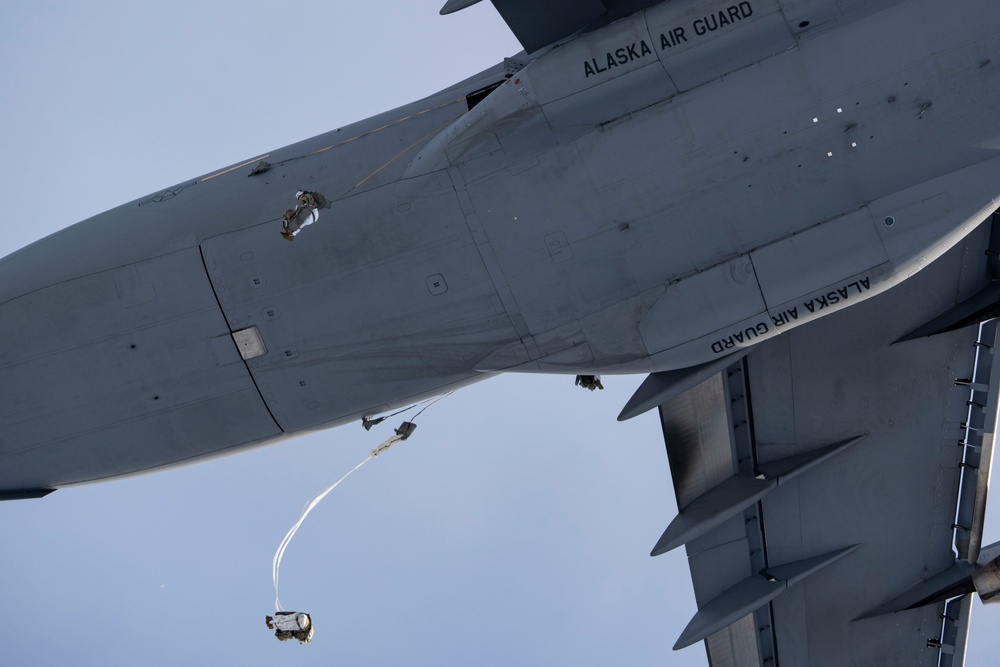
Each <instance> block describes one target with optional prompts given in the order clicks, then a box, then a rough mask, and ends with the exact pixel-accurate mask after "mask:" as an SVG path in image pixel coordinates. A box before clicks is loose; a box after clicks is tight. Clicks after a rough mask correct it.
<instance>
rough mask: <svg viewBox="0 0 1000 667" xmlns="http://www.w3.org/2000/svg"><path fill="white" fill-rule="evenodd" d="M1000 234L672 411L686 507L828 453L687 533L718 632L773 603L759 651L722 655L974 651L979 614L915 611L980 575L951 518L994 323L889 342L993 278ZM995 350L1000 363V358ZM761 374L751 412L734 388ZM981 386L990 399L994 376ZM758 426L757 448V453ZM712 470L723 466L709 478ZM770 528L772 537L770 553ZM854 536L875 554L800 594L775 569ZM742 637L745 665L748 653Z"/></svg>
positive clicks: (723, 639)
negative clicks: (979, 362) (970, 642)
mask: <svg viewBox="0 0 1000 667" xmlns="http://www.w3.org/2000/svg"><path fill="white" fill-rule="evenodd" d="M988 240H989V226H988V225H984V226H983V227H981V228H980V229H978V230H977V231H976V232H975V233H974V234H973V235H971V236H970V237H969V238H968V239H967V240H966V242H965V243H963V244H962V246H961V247H959V248H956V249H954V250H952V251H951V252H949V253H948V254H947V255H945V257H943V258H942V259H941V260H939V261H938V262H936V263H935V264H933V265H932V266H931V267H930V268H928V269H927V270H926V271H924V272H922V273H921V274H919V275H918V276H916V277H914V279H912V280H910V281H908V282H907V283H904V284H903V285H902V286H900V287H898V288H896V289H894V290H892V291H890V292H888V293H887V294H885V295H883V296H881V297H879V298H877V299H873V300H872V301H869V302H867V303H865V304H863V305H861V306H859V307H857V308H852V309H849V310H846V311H843V312H842V313H840V314H837V315H836V316H834V317H832V318H830V320H831V321H832V322H833V323H834V324H835V326H820V325H809V326H805V327H802V328H799V329H796V330H794V331H792V332H789V333H788V334H787V335H785V336H782V337H780V338H778V339H775V340H773V341H768V342H767V343H763V344H761V345H760V346H758V347H757V348H755V349H754V350H752V351H751V353H750V354H749V355H748V356H747V358H746V360H745V362H739V363H736V364H734V365H733V366H732V367H730V369H729V370H728V371H727V372H724V373H721V374H719V375H717V376H715V377H713V378H712V379H710V380H708V381H706V382H705V383H703V384H702V385H699V386H698V387H695V388H694V389H692V390H690V391H689V392H687V393H686V394H682V395H681V396H678V397H675V398H673V399H671V400H670V401H669V402H668V403H666V404H664V405H663V406H661V408H660V414H661V419H662V420H663V423H664V438H665V440H666V444H667V453H668V458H669V459H670V464H671V474H672V477H673V480H674V485H675V491H676V492H677V495H678V507H679V509H680V510H681V511H682V515H683V513H684V512H685V511H690V509H691V508H694V507H697V506H698V503H695V502H694V501H695V499H699V500H700V501H704V500H705V498H707V497H709V496H710V495H711V494H710V493H709V491H711V490H712V489H713V487H715V488H716V489H718V488H721V487H720V486H719V485H720V484H723V482H724V480H726V479H730V480H732V479H737V480H738V479H740V477H739V475H740V473H741V471H742V474H744V475H750V476H752V475H755V474H764V473H766V474H768V475H780V474H781V473H783V472H787V471H788V470H789V469H790V467H792V465H793V462H797V463H798V464H802V463H803V461H804V460H805V459H804V456H805V457H808V456H809V455H813V456H817V459H816V461H817V463H816V464H814V465H811V466H809V468H810V469H808V470H806V471H804V472H803V473H802V475H801V476H800V477H796V478H794V479H789V480H786V481H784V482H782V483H781V484H780V485H778V486H777V487H776V488H775V489H774V490H773V491H772V492H770V493H768V494H767V495H764V496H763V497H762V500H760V501H759V503H758V505H757V506H756V507H754V508H753V510H747V512H746V513H745V514H741V515H740V516H737V517H734V518H732V519H730V520H729V521H728V522H726V523H725V524H723V525H721V526H719V527H716V528H712V529H711V530H709V531H708V532H704V533H699V534H698V535H699V536H697V537H695V538H693V539H691V540H689V541H688V545H687V551H688V558H689V565H690V567H691V573H692V579H693V583H694V586H695V595H696V599H697V601H698V607H699V610H703V611H700V612H699V614H700V616H701V620H700V621H699V622H698V623H697V624H695V630H697V628H705V629H708V630H711V629H712V628H713V627H714V626H713V625H712V624H711V623H712V620H713V619H714V620H715V621H716V622H723V621H731V620H732V619H733V618H735V617H739V616H741V615H743V614H746V613H747V612H748V611H753V610H756V614H760V613H761V612H765V614H766V615H765V616H764V617H762V618H759V619H758V622H757V623H755V625H757V626H758V629H759V632H758V633H757V637H756V638H755V640H754V643H753V644H748V643H747V641H746V639H747V637H746V635H745V633H740V631H739V630H738V628H739V627H742V626H734V627H733V628H732V629H727V630H723V631H721V632H722V635H720V636H717V637H715V638H714V639H710V640H708V641H707V642H706V647H707V650H708V651H709V660H710V663H711V664H713V665H714V664H716V663H717V662H718V664H742V665H756V664H765V663H764V662H763V658H762V656H763V655H774V656H776V658H777V664H795V665H799V664H801V665H827V664H828V665H842V664H859V665H860V664H865V665H893V664H899V665H913V664H926V665H937V664H938V658H939V654H941V653H945V654H947V655H948V656H952V655H953V654H954V653H955V651H958V652H959V653H960V652H961V651H962V650H964V649H963V647H964V636H965V635H964V634H961V643H959V634H960V633H959V632H958V630H957V629H956V628H958V627H963V624H965V625H967V623H968V619H967V613H966V617H965V618H964V619H963V620H962V621H960V622H959V621H958V619H955V622H958V623H959V625H958V626H955V625H954V623H951V622H949V623H951V624H950V625H949V624H946V626H945V627H944V628H943V626H942V623H941V615H942V614H943V613H944V603H943V601H942V602H938V603H932V604H930V605H929V606H925V607H919V608H916V609H913V610H910V611H902V610H904V609H905V608H906V607H907V606H909V605H911V604H914V603H918V602H920V603H922V604H926V601H924V598H927V597H928V596H931V597H932V598H933V595H932V594H933V593H934V592H935V591H937V590H938V589H940V588H942V587H943V590H948V589H950V588H956V590H961V587H962V586H965V587H966V590H968V587H969V586H970V584H969V578H970V576H971V574H972V573H973V572H974V571H975V568H972V567H971V566H965V567H964V568H962V567H961V565H962V563H961V562H959V563H958V564H955V565H953V564H954V563H955V560H954V555H953V552H952V538H953V529H952V522H953V520H954V517H955V513H956V510H957V504H958V494H959V479H960V477H961V470H962V468H961V466H960V464H961V462H962V455H963V450H964V449H965V448H964V447H963V446H962V439H963V436H964V430H963V426H964V423H965V421H966V418H967V413H968V410H969V404H968V403H969V387H968V382H964V383H961V382H960V383H958V384H956V382H955V381H956V380H960V379H961V378H966V377H968V378H973V377H979V376H973V366H974V364H975V360H976V351H977V345H976V339H977V334H976V330H975V327H966V328H964V329H961V330H958V331H955V332H951V333H947V334H941V335H939V336H935V337H934V338H930V339H921V340H918V341H911V342H908V343H903V344H898V345H892V346H890V343H891V342H892V341H893V340H895V339H896V338H897V337H898V335H899V333H900V332H905V331H907V330H909V329H907V327H910V328H911V329H912V328H913V327H914V326H917V325H919V324H920V323H921V322H923V321H926V320H928V319H930V318H933V317H934V316H935V315H936V314H937V313H939V312H942V311H944V310H947V309H948V308H950V307H951V306H953V305H954V304H955V303H957V302H960V301H961V300H963V299H964V298H966V297H968V296H969V295H970V294H973V293H975V292H976V291H978V290H980V289H981V288H982V287H983V285H985V284H986V283H987V282H988V280H989V276H988V273H987V271H986V267H987V256H986V253H985V250H986V248H987V244H988ZM988 331H993V328H992V327H990V328H989V329H988ZM978 349H980V350H982V351H983V352H984V353H985V357H986V361H985V365H986V366H987V367H988V366H989V365H990V364H991V362H992V355H991V354H989V350H988V349H986V348H982V347H979V348H978ZM744 363H745V366H744V365H743V364H744ZM744 373H745V374H746V376H747V378H748V380H749V384H748V386H747V387H746V389H747V392H746V397H745V398H746V399H747V400H748V401H749V405H750V408H751V409H750V411H749V413H745V412H744V411H743V409H742V408H741V407H740V405H741V402H742V400H743V399H744V397H743V396H741V395H740V392H741V387H742V386H743V385H742V382H739V383H736V384H733V381H734V379H741V378H742V377H743V376H744ZM730 385H732V387H733V388H732V389H730V390H729V391H723V388H724V387H726V388H728V387H729V386H730ZM973 385H974V386H975V387H978V389H979V391H980V393H981V394H982V395H983V396H985V395H987V394H988V392H987V391H986V389H987V387H986V386H985V385H983V384H982V383H978V382H974V383H973ZM696 406H698V409H695V407H696ZM973 409H976V408H975V406H973ZM743 433H746V434H748V435H749V436H750V438H749V441H750V442H751V443H752V454H747V453H744V454H740V451H741V449H742V448H743V447H744V445H741V444H740V443H741V442H742V439H741V434H743ZM852 433H866V434H867V437H865V438H864V439H863V441H862V442H860V443H856V444H855V446H853V447H851V448H850V449H848V450H846V451H844V452H843V453H842V454H840V455H838V456H837V457H836V458H831V457H829V456H828V455H824V441H825V440H826V439H831V438H832V439H837V438H840V439H845V440H848V441H850V440H849V437H850V435H851V434H852ZM707 434H712V435H710V436H707ZM829 449H830V448H829V447H827V448H826V450H829ZM706 455H707V456H708V457H709V458H705V457H706ZM709 461H713V462H714V463H712V464H711V465H709ZM741 462H742V463H743V465H742V466H741V465H740V463H741ZM747 465H749V466H750V467H749V468H748V467H746V466H747ZM709 470H714V471H715V472H714V473H712V475H713V476H712V477H710V478H709V481H708V482H707V483H706V482H705V479H706V476H707V474H708V471H709ZM734 472H735V474H736V477H730V476H731V475H733V474H734ZM743 479H746V480H747V481H753V480H752V477H744V478H743ZM779 479H780V477H779ZM972 486H973V491H971V492H970V493H971V494H972V495H973V496H974V495H975V493H974V488H975V484H973V485H972ZM758 528H759V530H760V532H761V537H762V539H763V541H762V542H761V543H760V545H759V546H755V543H754V538H755V535H756V531H757V530H758ZM960 534H961V531H960ZM851 544H856V545H859V549H858V551H857V553H853V554H851V555H850V556H847V558H846V559H845V560H844V563H839V564H833V565H831V566H830V568H829V572H817V573H816V574H814V575H813V576H812V577H811V578H810V579H808V580H806V581H803V582H802V583H801V584H799V585H798V586H795V587H794V588H791V587H790V588H788V589H787V591H786V590H785V587H784V586H781V585H779V584H778V583H773V584H771V585H769V584H768V583H767V581H766V579H761V578H759V577H758V573H759V572H762V573H764V574H771V575H772V576H773V573H774V572H779V573H780V571H781V570H780V568H776V567H775V566H776V565H780V564H782V563H789V562H792V561H795V560H799V559H803V558H810V557H814V556H816V555H818V554H821V553H826V552H829V551H831V550H836V549H842V548H844V547H845V546H847V545H851ZM761 559H763V560H761ZM761 563H763V564H764V565H763V567H762V565H761ZM949 568H951V569H949ZM952 572H953V574H949V573H952ZM937 573H941V575H940V576H938V577H937V578H936V579H935V578H934V577H933V576H932V575H935V574H937ZM777 578H779V579H780V578H781V577H777ZM945 578H947V582H946V581H945ZM925 579H926V580H927V582H926V583H923V584H921V582H923V581H924V580H925ZM942 582H944V583H942ZM948 582H951V583H948ZM963 582H964V583H963ZM917 584H921V585H920V586H916V585H917ZM914 586H916V587H914ZM748 587H749V588H748ZM751 589H753V590H757V589H760V590H759V591H758V593H757V594H751V593H750V592H748V591H750V590H751ZM741 591H742V593H741ZM963 592H964V591H963ZM953 594H955V593H953ZM897 596H899V597H898V598H897ZM893 598H897V599H898V600H899V601H901V602H897V601H895V600H893ZM769 599H771V600H772V601H771V602H770V604H769V605H766V604H764V601H765V600H769ZM762 605H763V606H762ZM880 605H883V606H882V607H881V609H880V611H877V612H873V613H877V614H882V615H878V616H872V615H871V614H866V613H865V612H867V611H869V610H872V609H874V608H877V607H879V606H880ZM890 607H891V609H890ZM958 608H959V607H955V609H958ZM892 610H898V613H895V614H893V613H891V611H892ZM886 612H890V613H889V614H888V615H885V614H886ZM862 617H863V618H862ZM751 618H753V615H751V616H746V617H745V618H744V620H743V621H742V623H743V624H744V625H745V624H746V623H748V622H749V621H748V620H747V619H751ZM720 619H721V620H720ZM949 628H950V629H949ZM695 630H691V629H690V628H689V630H688V631H687V632H686V634H685V635H684V637H685V638H686V641H690V640H691V638H692V637H695V638H697V637H699V636H700V634H703V632H702V633H698V632H695ZM692 633H694V634H692ZM942 633H944V634H942ZM772 634H773V638H774V641H775V642H776V644H775V647H774V649H773V650H774V653H773V654H771V653H765V652H764V651H765V650H770V649H766V648H765V644H764V643H761V642H765V641H766V640H768V639H770V637H771V636H772ZM739 637H744V639H743V640H742V641H738V638H739ZM928 642H930V643H928ZM938 642H941V643H942V646H943V647H944V648H940V647H938V646H937V643H938ZM681 643H685V642H681ZM737 646H742V647H743V648H741V649H739V653H740V654H741V655H744V657H743V658H742V659H743V660H744V662H736V659H737V658H736V654H737ZM956 646H957V648H955V647H956ZM753 649H756V650H753ZM747 651H749V653H747ZM747 656H748V657H747ZM951 659H952V658H951V657H949V660H951Z"/></svg>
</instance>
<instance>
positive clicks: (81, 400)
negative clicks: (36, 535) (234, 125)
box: [0, 246, 280, 491]
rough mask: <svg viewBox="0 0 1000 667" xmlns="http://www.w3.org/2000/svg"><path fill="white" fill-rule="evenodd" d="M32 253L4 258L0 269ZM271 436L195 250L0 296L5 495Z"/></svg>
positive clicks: (0, 449) (0, 451) (0, 441)
mask: <svg viewBox="0 0 1000 667" xmlns="http://www.w3.org/2000/svg"><path fill="white" fill-rule="evenodd" d="M26 250H27V251H30V250H31V247H30V246H29V248H28V249H26ZM31 255H32V253H31V252H27V253H23V252H22V253H20V254H17V255H14V256H11V257H9V258H7V259H6V260H5V262H4V264H3V265H2V266H0V269H2V271H0V273H2V274H6V273H7V272H8V271H9V270H10V267H11V266H14V267H16V268H18V270H20V269H21V267H20V265H21V264H22V263H24V262H25V261H26V259H30V257H31ZM10 260H14V261H13V262H12V261H10ZM33 268H39V267H33ZM62 270H65V268H63V269H62ZM39 273H45V272H44V267H42V268H41V269H40V270H39ZM47 277H48V278H49V279H51V278H52V277H53V276H52V275H48V276H47ZM0 284H3V283H2V281H0ZM22 286H23V285H22ZM5 289H9V285H5ZM278 435H280V429H278V427H277V425H276V424H275V423H274V420H273V419H272V418H271V417H270V415H269V413H268V412H267V409H266V408H265V407H264V405H263V401H262V400H261V398H260V395H259V394H258V392H257V390H256V388H255V386H254V385H253V382H252V380H251V378H250V376H249V372H248V371H247V369H246V366H245V364H244V363H243V360H242V359H241V358H240V355H239V353H238V350H237V348H236V346H235V344H234V343H233V340H232V338H231V336H230V332H229V328H228V326H227V325H226V322H225V319H224V318H223V316H222V314H221V312H220V311H219V306H218V302H217V301H216V299H215V296H214V294H213V293H212V290H211V288H210V286H209V284H208V278H207V276H206V274H205V270H204V265H203V263H202V260H201V255H200V253H199V251H198V249H197V248H191V249H189V250H185V251H180V252H176V253H172V254H167V255H164V256H162V257H158V258H156V259H153V260H148V261H145V262H140V263H137V264H130V265H126V266H123V267H121V268H116V269H112V270H106V271H101V272H98V273H93V274H90V275H83V276H81V277H74V278H71V279H67V280H63V281H61V282H58V283H56V284H50V285H49V286H46V287H41V288H36V289H33V290H31V291H29V292H28V293H25V294H22V295H20V296H17V297H16V298H11V299H8V300H6V301H5V302H2V303H0V491H12V490H21V489H37V488H55V487H59V486H64V485H67V484H71V483H76V482H83V481H89V480H94V479H101V478H106V477H111V476H116V475H122V474H128V473H133V472H138V471H142V470H146V469H150V468H153V467H158V466H162V465H169V464H172V463H178V462H181V461H185V460H189V459H192V458H195V457H199V456H204V455H207V454H211V453H214V452H218V451H221V450H224V449H228V448H233V447H237V446H239V445H244V444H247V443H253V442H260V441H262V440H266V439H271V438H274V437H276V436H278Z"/></svg>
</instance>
